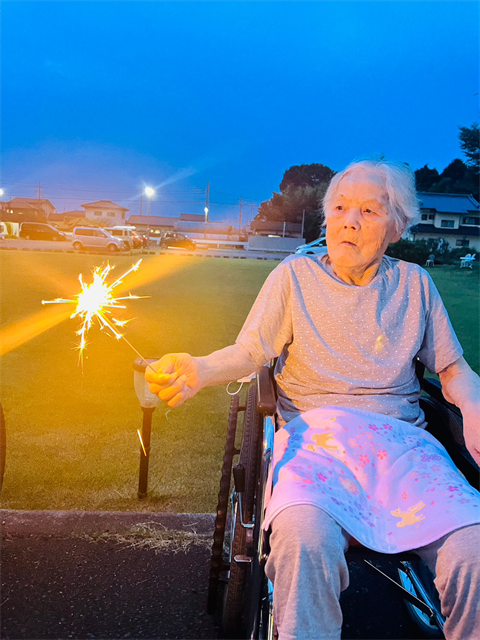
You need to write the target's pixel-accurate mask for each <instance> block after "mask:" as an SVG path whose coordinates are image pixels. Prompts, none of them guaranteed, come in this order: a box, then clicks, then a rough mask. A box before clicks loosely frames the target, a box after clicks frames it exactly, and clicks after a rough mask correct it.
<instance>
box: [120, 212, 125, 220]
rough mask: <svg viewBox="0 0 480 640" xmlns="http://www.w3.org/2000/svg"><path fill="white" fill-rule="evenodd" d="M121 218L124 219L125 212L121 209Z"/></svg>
mask: <svg viewBox="0 0 480 640" xmlns="http://www.w3.org/2000/svg"><path fill="white" fill-rule="evenodd" d="M120 217H121V218H122V220H125V213H124V212H123V211H122V213H121V216H120Z"/></svg>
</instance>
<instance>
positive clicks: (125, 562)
mask: <svg viewBox="0 0 480 640" xmlns="http://www.w3.org/2000/svg"><path fill="white" fill-rule="evenodd" d="M0 521H1V524H2V544H1V556H2V557H1V560H2V573H1V580H2V585H1V600H0V606H1V613H2V615H1V638H4V639H5V640H27V639H28V640H44V639H45V640H47V639H50V638H57V639H61V640H63V639H66V638H75V639H77V640H84V639H87V638H88V639H98V640H105V639H120V638H136V639H138V640H143V639H147V638H148V639H153V638H158V639H160V638H172V639H195V638H197V639H199V640H200V639H211V640H213V639H214V638H220V637H221V635H220V632H219V616H218V614H217V616H216V617H211V616H209V615H208V614H207V613H206V611H205V606H206V596H207V587H208V572H209V562H210V549H209V546H210V541H211V535H212V530H213V522H214V516H213V514H168V513H151V512H149V513H141V512H79V511H63V512H55V511H0ZM142 527H143V529H142ZM158 531H160V532H161V534H162V544H163V541H165V540H167V542H168V541H169V540H170V539H172V540H173V541H174V543H173V544H172V545H170V546H169V545H168V544H167V545H166V546H165V545H164V546H163V547H162V548H160V547H159V545H158V540H157V539H154V535H155V532H158ZM179 531H180V532H183V533H185V531H186V532H195V536H196V540H197V542H198V544H197V543H188V544H186V545H185V548H184V550H179V543H178V540H177V542H175V540H176V539H177V538H176V536H178V532H179ZM175 532H176V533H175ZM149 539H154V542H155V544H152V545H150V544H146V542H148V540H149ZM189 540H190V539H189ZM190 542H191V540H190ZM349 566H350V586H349V588H348V589H347V590H346V591H345V592H344V593H343V594H342V599H341V602H342V609H343V612H344V624H343V630H342V638H343V640H353V639H363V640H386V639H391V640H395V639H396V640H406V639H409V640H413V639H415V638H420V637H421V635H420V634H419V632H418V631H417V629H416V628H415V627H414V626H413V624H412V623H411V621H410V619H409V618H408V616H407V615H406V613H405V609H404V606H403V603H402V601H401V599H400V598H399V597H398V595H397V594H396V592H395V591H394V590H393V588H392V587H391V586H390V585H389V584H388V583H386V582H383V581H379V580H378V578H377V576H376V574H374V573H373V572H372V571H371V570H369V569H367V568H365V566H364V565H363V562H362V561H361V560H359V561H355V562H352V563H350V565H349ZM382 569H383V570H384V571H387V572H389V571H390V572H391V567H390V569H389V563H388V562H385V563H383V561H382Z"/></svg>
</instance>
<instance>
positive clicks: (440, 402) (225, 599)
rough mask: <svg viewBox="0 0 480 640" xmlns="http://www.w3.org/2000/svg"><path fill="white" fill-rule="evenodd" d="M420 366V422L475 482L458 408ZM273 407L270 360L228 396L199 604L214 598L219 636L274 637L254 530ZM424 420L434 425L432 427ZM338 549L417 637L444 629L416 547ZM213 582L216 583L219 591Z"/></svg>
mask: <svg viewBox="0 0 480 640" xmlns="http://www.w3.org/2000/svg"><path fill="white" fill-rule="evenodd" d="M423 374H424V367H423V365H422V364H421V363H420V362H418V363H417V376H418V378H419V380H420V382H421V387H422V397H421V399H420V404H421V407H422V409H423V411H424V412H425V416H426V420H427V422H428V425H429V428H428V430H429V431H431V432H433V435H435V437H436V438H437V440H439V441H440V442H441V443H442V444H443V446H444V447H445V448H446V449H447V451H448V453H449V455H450V457H451V458H452V460H453V462H454V463H455V465H456V466H457V468H458V469H459V470H460V471H461V472H462V473H463V475H464V476H465V478H466V479H467V480H468V481H469V483H470V484H471V485H472V486H474V487H475V488H477V489H478V488H479V484H480V483H479V480H480V475H479V468H478V466H477V465H476V463H475V462H474V460H473V458H472V457H471V455H470V454H469V452H468V451H467V449H466V447H465V441H464V438H463V426H462V418H461V414H460V411H459V409H458V408H457V407H456V406H455V405H452V404H450V403H449V402H447V401H446V400H445V398H444V397H443V395H442V390H441V385H440V383H439V382H438V381H437V380H435V379H431V378H424V376H423ZM239 413H244V420H243V433H242V436H241V439H242V441H241V445H240V446H239V447H237V445H236V436H237V423H238V416H239ZM275 414H276V393H275V383H274V378H273V366H270V367H264V368H263V370H262V371H261V372H260V374H258V375H257V376H256V378H255V379H254V380H253V381H252V382H251V383H250V384H249V388H248V391H247V394H246V401H245V404H244V405H240V401H239V397H238V395H237V396H234V397H233V398H232V402H231V406H230V413H229V418H228V428H227V438H226V444H225V451H224V457H223V465H222V474H221V481H220V491H219V494H218V505H217V515H216V521H215V532H214V538H213V546H212V557H211V565H210V577H209V586H208V602H207V611H208V612H209V613H210V614H214V613H215V611H216V609H217V605H218V603H219V600H220V598H221V600H222V638H251V639H257V638H258V639H271V638H274V637H275V629H274V620H273V585H272V584H271V583H270V581H269V580H268V579H267V577H266V575H265V572H264V565H265V562H266V559H267V558H268V552H269V546H268V540H269V532H264V531H262V524H263V512H264V498H265V495H264V494H265V489H266V480H267V476H268V471H269V468H270V464H271V459H272V452H273V438H274V434H275V431H276V423H275ZM430 425H434V428H433V431H432V430H431V429H430ZM235 456H239V460H238V463H237V464H236V465H235V467H234V466H233V459H234V457H235ZM232 472H233V473H232ZM232 475H233V487H232V489H231V484H232ZM229 504H230V506H231V511H230V515H229V514H228V508H229ZM227 528H228V533H226V532H227ZM346 557H347V559H348V560H352V559H362V560H363V561H364V562H365V563H366V564H367V566H368V567H369V568H370V569H372V570H373V571H376V572H377V573H378V575H380V576H381V577H382V578H383V579H386V580H388V581H389V584H393V585H394V586H395V588H396V590H397V591H398V592H399V594H400V596H401V597H402V598H403V599H404V601H405V604H406V607H407V610H408V612H409V614H410V615H411V617H412V618H413V619H414V621H415V622H416V623H417V624H418V626H419V627H420V628H421V631H422V633H423V635H424V636H425V637H431V638H443V637H444V635H443V632H442V631H443V623H444V617H443V616H442V613H441V610H440V602H439V598H438V594H437V592H436V589H435V587H434V585H433V576H432V575H431V574H430V572H429V570H428V568H427V567H426V566H425V565H424V564H423V563H422V562H421V561H420V558H419V557H418V556H417V555H416V554H414V553H412V552H406V553H399V554H382V553H378V552H376V551H372V550H371V549H368V548H366V547H364V546H362V545H360V544H359V543H358V542H356V541H355V540H353V539H352V540H351V542H350V547H349V549H348V551H347V553H346ZM385 558H388V560H389V561H391V562H393V563H394V564H395V566H396V569H397V573H398V581H397V580H394V579H392V578H391V577H390V576H388V575H387V574H386V573H384V572H383V571H381V570H380V569H379V568H378V567H376V566H375V564H374V562H375V561H376V560H381V559H385ZM221 584H223V586H224V588H223V595H222V596H221V594H220V585H221Z"/></svg>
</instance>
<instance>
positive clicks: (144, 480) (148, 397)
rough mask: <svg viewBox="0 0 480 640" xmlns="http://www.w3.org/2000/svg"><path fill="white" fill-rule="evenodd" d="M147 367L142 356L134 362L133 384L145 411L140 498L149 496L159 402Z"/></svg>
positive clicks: (150, 359)
mask: <svg viewBox="0 0 480 640" xmlns="http://www.w3.org/2000/svg"><path fill="white" fill-rule="evenodd" d="M156 360H158V358H146V361H147V362H148V363H149V364H150V363H151V362H155V361H156ZM145 369H146V364H145V362H144V361H143V360H142V359H141V358H137V359H136V360H135V362H134V363H133V370H134V374H133V384H134V387H135V393H136V394H137V398H138V401H139V402H140V406H141V407H142V412H143V421H142V432H141V440H142V446H141V447H140V469H139V473H138V497H139V498H140V499H141V498H146V497H147V487H148V463H149V461H150V440H151V433H152V416H153V412H154V411H155V408H156V406H157V404H158V402H159V400H158V397H157V396H156V395H154V394H153V393H151V392H150V390H149V388H148V382H147V381H146V380H145Z"/></svg>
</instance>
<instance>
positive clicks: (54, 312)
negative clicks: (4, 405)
mask: <svg viewBox="0 0 480 640" xmlns="http://www.w3.org/2000/svg"><path fill="white" fill-rule="evenodd" d="M195 264H196V263H195V262H194V261H193V260H191V259H190V258H188V257H187V256H165V255H160V256H156V257H155V258H151V259H150V260H149V261H148V262H147V263H146V265H144V267H142V269H141V270H140V271H137V272H135V273H133V274H132V273H130V274H129V276H128V277H127V282H125V281H123V277H122V282H121V283H120V285H119V286H118V287H116V292H117V293H121V292H123V291H126V290H127V289H130V288H134V287H140V286H144V285H147V284H149V283H151V282H157V281H158V280H163V279H165V278H168V277H169V276H171V275H173V274H175V273H179V272H181V271H182V270H184V269H187V268H191V267H192V266H194V265H195ZM42 269H45V266H44V265H42ZM32 271H35V269H32ZM42 273H44V272H43V271H42ZM36 275H38V271H36ZM49 279H50V280H52V281H55V283H56V285H57V286H58V285H59V283H60V286H61V288H62V289H65V292H67V291H68V289H69V287H70V286H71V283H68V282H67V280H66V279H65V278H63V274H62V273H61V272H58V273H57V272H56V271H55V272H54V271H53V270H52V272H51V273H49ZM69 316H70V313H69V312H68V311H65V310H64V309H60V310H59V309H52V308H50V309H42V311H41V312H36V313H34V314H32V315H30V316H28V317H27V318H24V319H21V320H18V321H16V322H13V323H11V324H10V325H6V326H4V327H1V328H0V356H4V355H5V354H7V353H9V352H10V351H13V350H14V349H17V348H18V347H21V346H22V345H24V344H25V343H27V342H29V341H30V340H33V339H35V338H37V337H39V336H40V335H42V334H43V333H45V332H46V331H49V330H50V329H53V328H54V327H56V326H57V325H58V324H60V323H61V322H63V321H64V320H67V318H69ZM124 339H125V338H124Z"/></svg>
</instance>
